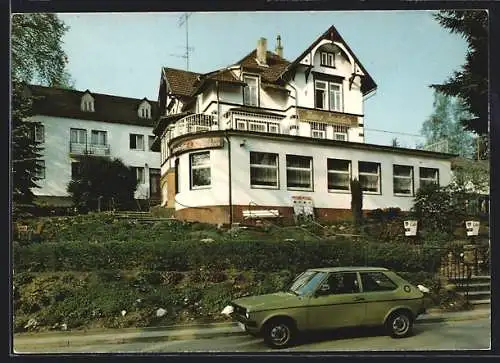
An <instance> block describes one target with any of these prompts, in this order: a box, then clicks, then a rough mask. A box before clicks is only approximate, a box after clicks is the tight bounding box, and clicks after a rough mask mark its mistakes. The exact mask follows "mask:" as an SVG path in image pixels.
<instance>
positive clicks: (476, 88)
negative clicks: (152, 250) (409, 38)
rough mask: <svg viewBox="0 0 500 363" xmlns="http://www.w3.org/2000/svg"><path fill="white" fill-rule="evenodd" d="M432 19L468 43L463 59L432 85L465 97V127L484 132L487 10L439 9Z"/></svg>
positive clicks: (486, 82) (480, 132) (486, 128)
mask: <svg viewBox="0 0 500 363" xmlns="http://www.w3.org/2000/svg"><path fill="white" fill-rule="evenodd" d="M434 17H435V19H436V20H437V21H438V22H439V24H441V25H442V26H443V27H445V28H447V29H449V31H450V32H451V33H456V34H459V35H461V36H462V37H463V38H465V40H466V41H467V44H468V49H467V56H466V62H465V64H464V65H462V67H461V69H460V70H458V71H454V72H453V75H452V76H451V77H450V78H449V79H448V80H447V81H446V82H444V83H443V84H433V85H431V87H433V88H434V89H436V90H437V91H440V92H442V93H444V94H446V95H449V96H458V97H460V98H461V99H463V100H464V101H465V105H466V107H467V111H468V112H469V115H470V117H468V118H467V119H464V120H462V123H463V125H464V126H465V127H466V129H467V130H470V131H473V132H474V133H476V134H478V135H486V134H487V133H488V131H489V128H488V13H487V12H486V11H485V10H442V11H439V12H438V13H436V14H434Z"/></svg>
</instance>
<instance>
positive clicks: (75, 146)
mask: <svg viewBox="0 0 500 363" xmlns="http://www.w3.org/2000/svg"><path fill="white" fill-rule="evenodd" d="M69 153H70V155H95V156H109V155H110V147H109V145H107V144H88V143H79V142H70V143H69Z"/></svg>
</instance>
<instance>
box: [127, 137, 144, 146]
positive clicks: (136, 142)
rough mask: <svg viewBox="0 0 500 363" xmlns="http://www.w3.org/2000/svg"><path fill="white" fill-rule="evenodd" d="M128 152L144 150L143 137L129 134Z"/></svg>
mask: <svg viewBox="0 0 500 363" xmlns="http://www.w3.org/2000/svg"><path fill="white" fill-rule="evenodd" d="M129 145H130V150H144V135H138V134H130V141H129Z"/></svg>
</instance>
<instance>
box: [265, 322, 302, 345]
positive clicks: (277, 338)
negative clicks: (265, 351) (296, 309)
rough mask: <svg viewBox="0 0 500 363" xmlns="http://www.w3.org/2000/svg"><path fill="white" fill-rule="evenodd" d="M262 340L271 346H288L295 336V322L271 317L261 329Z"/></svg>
mask: <svg viewBox="0 0 500 363" xmlns="http://www.w3.org/2000/svg"><path fill="white" fill-rule="evenodd" d="M262 333H263V336H264V342H265V343H266V344H267V345H268V346H269V347H271V348H274V349H282V348H286V347H288V346H290V344H291V343H292V340H293V338H294V337H295V333H296V329H295V324H294V323H293V321H292V320H290V319H282V318H279V319H272V320H270V321H268V322H267V323H266V324H265V326H264V329H263V332H262Z"/></svg>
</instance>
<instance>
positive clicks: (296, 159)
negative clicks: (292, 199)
mask: <svg viewBox="0 0 500 363" xmlns="http://www.w3.org/2000/svg"><path fill="white" fill-rule="evenodd" d="M286 186H287V188H289V189H297V190H310V191H312V190H313V159H312V157H310V156H299V155H287V156H286Z"/></svg>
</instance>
